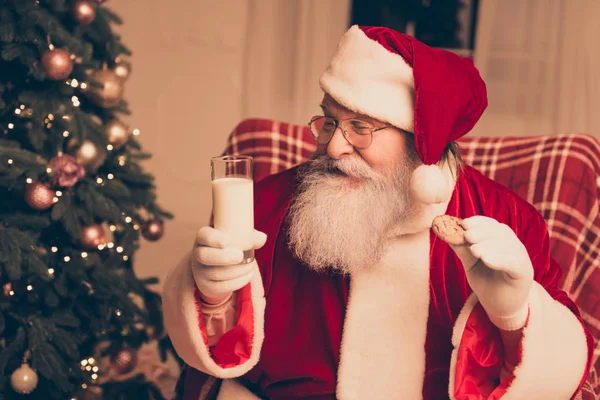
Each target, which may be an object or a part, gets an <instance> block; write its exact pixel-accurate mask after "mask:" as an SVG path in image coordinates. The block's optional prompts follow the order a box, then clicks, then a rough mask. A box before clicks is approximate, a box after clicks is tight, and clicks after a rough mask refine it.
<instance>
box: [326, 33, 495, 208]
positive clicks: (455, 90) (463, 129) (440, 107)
mask: <svg viewBox="0 0 600 400" xmlns="http://www.w3.org/2000/svg"><path fill="white" fill-rule="evenodd" d="M319 84H320V85H321V89H322V90H323V91H324V92H325V93H328V94H329V95H330V96H331V97H333V98H334V99H335V100H336V101H337V102H338V103H340V104H341V105H343V106H345V107H346V108H348V109H350V110H352V111H355V112H358V113H361V114H365V115H369V116H370V117H373V118H376V119H378V120H380V121H384V122H388V123H390V124H392V125H394V126H396V127H398V128H400V129H402V130H405V131H408V132H412V133H414V137H415V146H416V150H417V154H418V155H419V158H420V159H421V161H423V164H424V165H422V166H419V167H418V168H417V169H416V170H415V171H414V173H413V176H412V177H411V188H412V191H413V194H414V196H415V198H416V199H418V200H419V201H421V202H422V203H426V204H437V203H444V202H447V201H448V200H449V199H450V197H451V195H452V191H453V181H452V175H448V174H446V173H445V171H442V169H441V167H440V166H438V165H437V163H438V161H439V160H440V158H441V157H442V155H443V153H444V151H445V149H446V147H447V146H448V144H449V143H451V142H453V141H455V140H457V139H459V138H460V137H462V136H464V135H465V134H467V133H468V132H469V131H470V130H471V129H472V128H473V126H474V125H475V123H477V121H478V120H479V118H480V117H481V115H482V114H483V111H484V110H485V108H486V107H487V93H486V88H485V83H484V82H483V80H482V79H481V77H480V75H479V71H477V69H476V68H475V66H474V65H473V61H472V60H471V59H469V58H464V57H459V56H458V55H456V54H454V53H452V52H449V51H446V50H441V49H434V48H431V47H429V46H427V45H425V44H423V43H421V42H419V41H418V40H416V39H415V38H413V37H412V36H409V35H405V34H403V33H400V32H396V31H394V30H391V29H388V28H381V27H369V26H358V25H354V26H352V27H351V28H350V29H349V30H348V31H347V32H346V33H345V34H344V36H343V37H342V39H341V41H340V44H339V45H338V48H337V50H336V53H335V54H334V57H333V58H332V60H331V63H330V64H329V66H328V67H327V69H326V70H325V72H323V74H322V75H321V78H320V80H319Z"/></svg>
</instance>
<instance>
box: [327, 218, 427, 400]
mask: <svg viewBox="0 0 600 400" xmlns="http://www.w3.org/2000/svg"><path fill="white" fill-rule="evenodd" d="M429 235H430V232H429V229H425V230H422V231H421V232H418V233H415V234H408V235H403V236H400V237H398V238H395V239H392V240H391V241H390V246H389V250H388V251H387V253H386V254H385V255H384V256H383V258H382V260H381V261H380V262H379V263H377V265H375V266H373V267H372V268H369V269H367V270H365V271H361V272H360V273H355V274H353V275H352V278H351V280H350V294H349V298H348V306H347V311H346V319H345V322H344V332H343V336H342V344H341V350H340V359H341V360H340V366H339V370H338V383H337V389H336V392H337V397H338V398H339V399H344V400H355V399H356V400H359V399H360V400H364V399H420V398H421V396H422V390H423V379H424V374H425V339H426V336H427V319H428V314H429V249H430V243H429V237H430V236H429Z"/></svg>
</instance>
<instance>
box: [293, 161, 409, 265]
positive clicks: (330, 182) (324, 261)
mask: <svg viewBox="0 0 600 400" xmlns="http://www.w3.org/2000/svg"><path fill="white" fill-rule="evenodd" d="M417 165H418V158H416V155H415V157H407V158H406V159H405V161H403V162H402V163H401V164H399V165H397V167H396V168H395V169H394V171H390V172H389V173H388V174H386V175H385V176H384V175H380V174H378V173H376V172H375V171H373V169H372V168H371V167H370V166H369V165H368V164H367V163H366V162H365V161H363V160H362V159H361V158H359V157H352V158H350V157H345V158H343V159H340V160H333V159H331V158H329V157H328V156H326V155H323V156H319V157H317V158H315V159H314V160H312V161H309V162H308V163H307V164H306V165H305V166H303V167H302V168H301V170H300V186H299V190H298V195H297V196H296V198H295V199H294V201H293V203H292V205H291V207H290V213H289V226H290V229H289V244H290V247H291V249H292V251H293V252H294V254H295V255H296V257H298V258H299V259H300V260H302V261H303V262H305V263H306V264H307V265H308V266H309V267H310V268H312V269H315V270H326V269H333V270H336V271H339V272H342V273H345V274H352V273H355V272H357V271H359V270H361V269H366V268H369V267H370V266H372V265H374V264H375V263H376V262H377V261H379V259H380V258H381V256H382V255H383V252H384V250H385V246H386V240H385V239H386V235H387V234H388V233H389V232H390V230H391V229H393V228H394V227H396V226H398V224H402V223H403V221H406V220H407V219H409V218H410V217H411V215H412V214H413V211H414V209H415V207H414V205H413V201H412V198H411V194H410V177H411V174H412V172H413V171H414V169H415V168H416V166H417Z"/></svg>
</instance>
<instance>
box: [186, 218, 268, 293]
mask: <svg viewBox="0 0 600 400" xmlns="http://www.w3.org/2000/svg"><path fill="white" fill-rule="evenodd" d="M227 240H228V238H227V235H226V234H225V233H224V232H222V231H219V230H217V229H215V228H212V227H210V226H205V227H202V228H200V230H199V231H198V234H197V236H196V243H195V245H194V251H193V252H192V257H191V258H192V274H193V275H194V281H195V282H196V286H197V287H198V290H200V293H201V294H202V295H203V297H204V298H205V299H213V300H225V299H226V298H228V297H229V296H230V295H231V293H232V292H234V291H236V290H238V289H241V288H243V287H244V286H246V285H247V284H248V282H250V280H251V279H252V275H253V274H254V271H255V269H256V266H257V264H256V260H254V261H252V262H250V263H247V264H240V263H241V262H242V260H243V259H244V256H243V252H242V250H241V249H238V248H235V247H227ZM266 241H267V235H266V234H264V233H262V232H259V231H257V230H254V232H253V243H254V249H259V248H261V247H262V246H264V244H265V242H266Z"/></svg>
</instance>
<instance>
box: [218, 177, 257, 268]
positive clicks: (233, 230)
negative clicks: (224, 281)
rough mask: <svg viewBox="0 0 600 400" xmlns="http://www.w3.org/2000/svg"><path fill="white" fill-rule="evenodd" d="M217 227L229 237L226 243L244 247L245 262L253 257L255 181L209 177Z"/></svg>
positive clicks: (230, 245) (229, 245) (242, 248)
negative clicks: (212, 178) (211, 178)
mask: <svg viewBox="0 0 600 400" xmlns="http://www.w3.org/2000/svg"><path fill="white" fill-rule="evenodd" d="M212 194H213V218H214V226H215V228H216V229H218V230H220V231H223V232H225V233H226V234H227V236H228V237H229V243H228V247H236V248H239V249H241V250H242V251H244V262H250V261H252V260H253V259H254V250H253V247H254V246H253V243H252V233H253V231H254V184H253V181H252V179H248V178H238V177H224V178H219V179H215V180H213V181H212Z"/></svg>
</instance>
